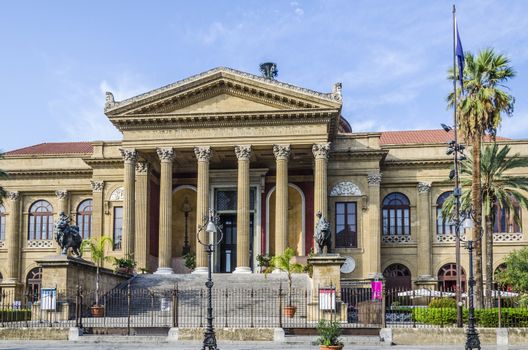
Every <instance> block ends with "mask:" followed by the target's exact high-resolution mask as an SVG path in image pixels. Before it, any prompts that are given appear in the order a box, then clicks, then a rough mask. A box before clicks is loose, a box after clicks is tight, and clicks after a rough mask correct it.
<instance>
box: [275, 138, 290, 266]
mask: <svg viewBox="0 0 528 350" xmlns="http://www.w3.org/2000/svg"><path fill="white" fill-rule="evenodd" d="M290 151H291V149H290V145H273V154H274V155H275V159H276V163H277V173H276V175H275V183H276V185H275V255H279V254H282V253H284V250H286V247H287V246H288V158H289V156H290Z"/></svg>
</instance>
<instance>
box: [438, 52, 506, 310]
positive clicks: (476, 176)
mask: <svg viewBox="0 0 528 350" xmlns="http://www.w3.org/2000/svg"><path fill="white" fill-rule="evenodd" d="M509 64H510V60H509V59H508V58H507V57H506V56H504V55H501V54H497V53H495V51H493V49H485V50H483V51H481V52H479V54H478V55H477V56H476V57H475V56H473V55H472V54H471V53H469V52H467V53H466V55H465V68H464V74H463V80H464V87H463V90H462V89H460V88H459V89H458V90H457V91H456V94H457V105H456V109H457V115H458V116H459V118H458V125H457V127H458V129H459V131H460V133H461V134H462V136H463V137H464V139H465V141H466V143H467V144H470V145H471V146H472V154H473V164H472V166H473V171H472V177H473V179H472V183H471V187H472V188H471V201H472V217H473V223H474V224H473V227H474V230H473V235H474V237H481V230H482V201H481V197H480V194H481V182H480V180H481V177H480V149H481V143H482V139H483V137H484V136H485V135H486V134H487V135H490V136H491V138H492V139H494V138H495V134H496V130H497V128H498V127H499V126H500V124H501V120H502V115H503V113H506V114H507V115H511V114H512V113H513V105H514V102H515V99H514V98H513V96H511V95H510V94H508V93H507V92H506V91H505V89H506V88H505V86H504V83H506V82H507V81H508V80H509V79H510V78H512V77H514V76H515V71H514V70H513V69H512V68H511V67H510V66H509ZM454 73H456V72H453V71H450V72H449V78H451V79H452V78H453V77H454ZM447 100H448V105H449V106H450V107H454V103H455V95H454V93H451V94H449V96H448V98H447ZM475 282H476V286H475V294H476V299H475V302H476V306H477V307H483V297H484V295H483V293H482V291H483V283H482V244H481V240H480V239H476V240H475Z"/></svg>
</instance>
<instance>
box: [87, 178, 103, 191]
mask: <svg viewBox="0 0 528 350" xmlns="http://www.w3.org/2000/svg"><path fill="white" fill-rule="evenodd" d="M90 184H91V185H92V191H93V192H103V188H104V181H101V180H91V181H90Z"/></svg>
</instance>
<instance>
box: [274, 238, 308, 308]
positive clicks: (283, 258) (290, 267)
mask: <svg viewBox="0 0 528 350" xmlns="http://www.w3.org/2000/svg"><path fill="white" fill-rule="evenodd" d="M294 256H295V251H294V250H293V249H292V248H290V247H288V248H286V250H285V251H284V254H282V255H276V256H273V257H272V258H271V259H270V263H269V267H268V268H266V270H265V271H264V273H265V274H268V273H270V272H271V271H273V270H275V269H277V270H280V271H282V272H285V273H286V276H288V305H286V306H285V307H284V315H285V316H286V317H289V318H292V317H293V316H295V312H296V311H297V307H295V306H293V304H292V290H291V289H292V273H296V272H303V269H304V266H303V265H301V264H298V263H292V262H291V259H292V258H293V257H294Z"/></svg>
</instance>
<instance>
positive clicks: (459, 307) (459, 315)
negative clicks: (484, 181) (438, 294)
mask: <svg viewBox="0 0 528 350" xmlns="http://www.w3.org/2000/svg"><path fill="white" fill-rule="evenodd" d="M459 69H461V67H460V68H459ZM456 81H457V72H456V7H455V4H453V101H454V108H453V120H454V124H453V130H454V133H455V145H458V120H457V90H456ZM454 154H455V155H454V163H455V164H454V170H455V203H456V208H455V210H456V212H455V215H456V227H455V228H456V230H457V232H456V235H455V236H456V238H455V265H456V303H457V327H462V326H463V324H462V303H461V298H460V292H461V285H462V283H461V276H460V274H461V268H460V226H461V222H460V190H459V178H458V151H457V150H455V152H454ZM456 192H458V193H456Z"/></svg>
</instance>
